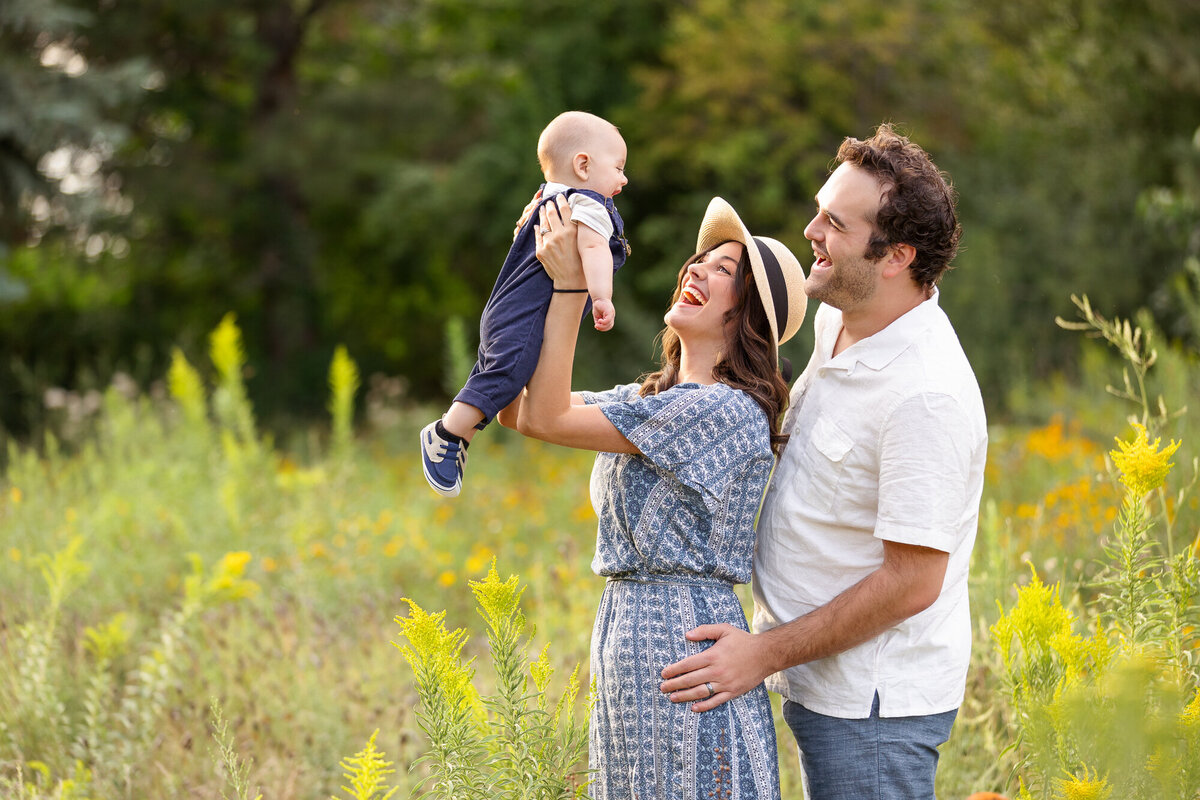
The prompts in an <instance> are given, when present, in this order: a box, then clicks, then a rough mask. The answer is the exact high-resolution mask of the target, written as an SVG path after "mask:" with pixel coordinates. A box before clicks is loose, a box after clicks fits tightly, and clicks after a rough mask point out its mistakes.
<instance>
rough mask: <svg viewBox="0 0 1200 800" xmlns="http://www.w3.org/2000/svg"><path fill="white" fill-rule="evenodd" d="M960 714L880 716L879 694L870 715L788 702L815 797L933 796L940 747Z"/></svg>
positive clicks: (904, 799) (885, 799)
mask: <svg viewBox="0 0 1200 800" xmlns="http://www.w3.org/2000/svg"><path fill="white" fill-rule="evenodd" d="M957 714H958V710H957V709H955V710H954V711H946V712H944V713H942V714H930V715H928V716H921V717H880V716H879V695H878V694H876V695H875V702H874V704H872V706H871V716H870V717H868V718H866V719H839V718H838V717H827V716H825V715H824V714H818V713H816V712H814V711H809V710H808V709H807V708H805V707H804V706H802V705H800V704H799V703H793V702H792V701H790V700H784V701H783V718H784V720H785V721H786V722H787V724H788V727H790V728H791V729H792V733H793V734H794V735H795V736H796V742H797V744H799V745H800V764H801V766H803V767H804V783H805V786H806V787H807V789H808V797H809V798H810V799H811V800H933V798H934V793H933V776H934V773H936V772H937V762H938V746H940V745H942V744H944V743H945V742H946V740H947V739H949V738H950V728H951V727H953V725H954V718H955V716H957Z"/></svg>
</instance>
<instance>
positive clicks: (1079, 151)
mask: <svg viewBox="0 0 1200 800" xmlns="http://www.w3.org/2000/svg"><path fill="white" fill-rule="evenodd" d="M977 14H978V20H979V24H980V26H981V30H982V31H984V33H985V35H986V39H985V40H984V42H983V46H982V47H980V48H978V49H975V50H973V51H971V52H969V53H964V54H963V55H964V58H962V59H961V61H960V62H959V65H958V66H959V77H960V80H961V81H962V82H963V83H964V84H965V85H967V86H969V87H971V89H972V91H971V92H969V93H967V94H964V95H962V99H963V101H964V107H963V111H964V119H966V120H967V121H968V123H969V127H968V137H967V139H968V141H969V143H970V144H969V146H968V147H966V148H963V149H961V150H959V151H958V152H957V153H955V155H954V157H952V158H951V159H950V160H949V163H948V164H946V166H948V167H950V168H951V170H952V172H953V173H954V175H955V177H956V179H957V181H958V184H959V188H960V190H961V208H962V216H963V218H964V227H965V229H966V233H965V236H964V249H963V251H962V254H961V255H960V257H959V263H960V264H961V265H962V270H961V274H960V275H957V276H954V280H955V281H956V291H955V292H953V293H948V294H947V296H946V305H947V306H948V307H949V308H950V309H951V312H952V316H953V318H954V319H955V320H956V321H957V322H958V324H959V326H960V330H961V331H962V333H963V335H964V338H965V339H968V340H970V341H972V342H974V343H976V346H977V348H978V349H979V350H980V351H981V355H982V357H981V358H977V359H975V364H976V369H977V372H979V373H980V379H981V381H982V382H983V383H984V385H985V387H986V389H987V394H988V395H989V396H990V401H991V404H992V405H993V407H996V408H1002V407H1003V405H1004V400H1003V397H1004V393H1005V391H1006V390H1008V388H1009V387H1010V386H1014V385H1016V386H1018V387H1019V386H1020V384H1022V383H1023V382H1027V381H1029V380H1034V379H1036V378H1039V377H1044V376H1046V375H1047V374H1049V373H1050V372H1052V371H1055V370H1060V369H1064V368H1069V367H1070V365H1071V364H1072V362H1073V360H1074V356H1075V354H1076V352H1077V348H1078V346H1079V342H1078V341H1076V340H1075V339H1074V338H1072V337H1066V336H1063V335H1062V334H1061V332H1059V331H1056V330H1055V329H1054V326H1053V319H1054V317H1055V315H1063V316H1067V317H1070V316H1071V314H1072V313H1073V312H1072V309H1071V308H1070V305H1069V299H1068V298H1069V296H1070V294H1071V293H1072V292H1075V293H1078V292H1081V291H1086V292H1087V294H1088V296H1089V297H1090V298H1091V299H1092V302H1093V303H1095V304H1096V305H1097V306H1098V307H1104V308H1108V309H1112V310H1113V313H1116V314H1120V315H1122V316H1131V315H1132V314H1133V312H1134V311H1135V310H1136V309H1137V308H1139V307H1141V306H1144V305H1146V304H1147V302H1148V301H1149V299H1150V298H1151V297H1152V296H1153V295H1154V294H1155V293H1156V292H1157V291H1158V287H1161V286H1162V285H1164V282H1166V281H1168V280H1169V277H1168V271H1166V270H1164V269H1163V264H1164V263H1169V262H1174V261H1176V260H1177V258H1178V256H1177V251H1175V252H1174V254H1173V247H1174V245H1173V244H1172V243H1171V242H1169V241H1168V240H1167V239H1166V238H1165V237H1162V236H1158V235H1154V234H1153V232H1152V231H1151V230H1150V229H1148V228H1147V227H1146V225H1145V224H1144V223H1143V220H1142V219H1141V218H1140V217H1139V216H1138V215H1137V213H1136V206H1137V201H1138V197H1139V195H1140V194H1141V193H1142V192H1143V190H1145V189H1146V188H1147V187H1149V186H1155V185H1161V184H1163V183H1165V182H1166V181H1167V180H1168V179H1169V177H1170V175H1171V173H1172V170H1173V169H1174V164H1175V161H1174V159H1173V157H1172V155H1171V153H1172V152H1174V150H1175V148H1174V146H1173V145H1172V144H1171V143H1172V142H1174V141H1177V140H1179V139H1180V138H1184V139H1186V138H1187V137H1190V136H1191V133H1192V131H1194V129H1195V126H1196V120H1197V118H1200V49H1197V48H1196V47H1195V43H1196V42H1197V41H1200V5H1198V4H1196V3H1194V2H1190V0H1148V1H1147V2H1142V0H1136V2H1135V1H1134V0H1105V2H1099V3H1096V2H1074V1H1069V0H1056V2H1050V3H1047V2H1043V0H1014V2H1008V3H1004V4H993V5H984V6H980V7H979V8H978V9H977Z"/></svg>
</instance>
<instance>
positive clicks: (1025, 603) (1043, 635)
mask: <svg viewBox="0 0 1200 800" xmlns="http://www.w3.org/2000/svg"><path fill="white" fill-rule="evenodd" d="M1073 623H1074V617H1073V616H1072V614H1071V612H1069V611H1067V609H1065V608H1063V605H1062V603H1061V602H1060V601H1059V585H1058V584H1057V583H1056V584H1054V585H1053V586H1046V585H1045V584H1044V583H1042V581H1041V578H1039V577H1038V574H1037V572H1036V571H1034V573H1033V580H1032V581H1030V583H1029V585H1028V586H1024V587H1022V588H1021V589H1020V590H1019V591H1018V592H1017V604H1016V606H1015V607H1013V609H1012V610H1011V611H1009V612H1008V613H1007V614H1004V615H1003V616H1001V617H1000V619H999V620H997V621H996V624H995V625H993V626H992V636H993V637H995V639H996V642H997V644H999V645H1000V652H1001V655H1002V657H1003V658H1004V663H1005V664H1006V665H1007V664H1009V663H1011V651H1012V640H1013V637H1014V636H1015V637H1016V638H1017V640H1018V641H1019V642H1020V644H1021V647H1022V648H1024V649H1025V651H1026V652H1027V653H1031V652H1042V653H1044V652H1048V651H1049V650H1051V649H1052V647H1053V645H1052V642H1055V641H1057V642H1059V643H1060V646H1061V642H1064V641H1066V640H1064V639H1063V638H1062V637H1070V636H1071V635H1072V634H1071V626H1072V624H1073ZM1056 637H1059V638H1058V639H1056Z"/></svg>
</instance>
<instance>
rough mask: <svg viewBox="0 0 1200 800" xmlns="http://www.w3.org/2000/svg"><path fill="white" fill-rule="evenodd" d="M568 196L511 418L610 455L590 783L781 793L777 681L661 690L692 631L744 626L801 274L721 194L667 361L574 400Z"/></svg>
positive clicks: (602, 472)
mask: <svg viewBox="0 0 1200 800" xmlns="http://www.w3.org/2000/svg"><path fill="white" fill-rule="evenodd" d="M557 208H558V211H559V213H558V214H554V213H549V214H547V210H546V208H545V207H543V208H542V210H541V211H540V212H539V214H540V226H539V231H538V234H537V241H538V251H537V252H538V259H539V260H540V261H541V262H542V263H543V264H544V265H545V267H546V271H547V273H549V274H550V276H551V278H553V279H554V287H555V288H554V291H555V293H554V295H553V299H552V300H551V303H550V310H549V312H548V316H547V318H546V325H545V336H544V338H543V342H542V351H541V357H540V360H539V362H538V366H537V370H536V371H535V372H534V375H533V378H532V379H531V380H530V382H529V385H528V387H527V388H526V390H525V393H524V394H523V396H522V397H521V398H519V399H518V401H517V402H515V403H514V404H513V405H512V406H510V407H509V408H508V409H506V411H505V413H504V414H502V415H501V422H502V423H503V424H507V425H511V424H513V423H514V422H515V424H516V427H517V428H518V429H519V430H520V431H521V432H522V433H525V434H526V435H529V436H533V437H535V438H539V439H544V440H546V441H549V442H554V443H557V444H562V445H567V446H570V447H579V448H585V449H590V450H596V451H599V453H598V455H597V457H596V466H595V469H594V471H593V473H592V480H591V492H592V504H593V505H594V506H595V509H596V513H597V515H598V516H599V520H600V522H599V529H598V532H597V543H596V555H595V558H594V560H593V562H592V568H593V569H594V570H595V571H596V572H597V573H598V574H600V575H604V576H606V577H607V578H608V582H607V584H606V586H605V590H604V596H603V598H602V600H601V603H600V609H599V611H598V613H597V617H596V623H595V627H594V629H593V633H592V657H591V669H592V677H593V679H594V680H595V681H596V687H597V701H596V707H595V710H594V711H593V714H592V724H591V757H590V760H591V768H592V769H593V770H595V775H594V783H593V785H592V787H591V788H590V789H589V791H590V793H591V795H592V796H593V797H594V798H596V800H616V799H617V798H621V799H622V800H626V799H627V798H638V800H650V798H663V799H664V800H665V799H666V798H672V800H674V799H675V798H684V799H685V800H692V798H705V800H707V799H708V798H713V797H717V798H778V797H779V775H778V764H777V758H776V745H775V729H774V723H773V721H772V718H771V707H770V702H769V700H768V698H767V693H766V690H765V689H763V688H762V687H761V686H760V687H758V688H757V689H755V690H754V691H752V692H750V693H748V694H745V695H742V696H740V697H737V698H734V699H732V700H730V701H729V702H727V703H725V704H723V705H721V706H720V707H719V708H717V709H714V710H712V711H709V712H705V713H703V714H701V713H696V712H693V711H692V710H690V708H689V707H688V705H687V704H684V703H680V704H675V703H672V702H671V701H670V700H669V699H668V698H667V696H666V695H664V694H662V692H661V691H659V684H660V683H661V681H662V678H661V674H660V673H661V671H662V668H663V667H664V666H666V665H667V664H670V663H672V662H674V661H678V660H679V659H681V658H683V657H685V656H687V655H691V654H692V653H695V652H699V650H700V649H701V648H702V647H704V646H706V644H704V643H697V642H689V641H687V639H686V638H685V637H684V633H685V632H686V631H688V630H690V629H692V628H694V627H696V626H698V625H703V624H708V623H722V622H723V623H728V624H732V625H736V626H738V627H740V628H741V629H743V630H745V629H746V618H745V615H744V613H743V611H742V607H741V603H740V602H739V600H738V598H737V595H735V594H734V591H733V585H734V584H735V583H745V582H747V581H749V579H750V571H751V564H752V559H753V552H754V517H755V514H756V512H757V510H758V505H759V501H760V500H761V498H762V496H763V491H764V490H765V488H766V484H767V478H768V477H769V475H770V472H771V467H772V465H773V463H774V456H775V451H776V450H777V448H778V447H779V446H780V444H781V443H782V441H783V437H782V436H781V435H780V433H779V424H780V418H781V416H782V412H783V410H784V406H785V405H786V403H787V397H788V388H787V384H786V382H785V381H784V379H783V377H782V376H781V375H780V373H779V370H778V346H779V344H780V343H781V342H784V341H786V340H787V339H788V338H789V337H791V335H792V334H793V333H795V331H796V329H797V328H799V326H800V322H801V320H802V319H803V318H804V309H805V303H806V300H805V296H804V291H803V282H804V273H803V271H802V270H801V269H800V265H799V263H798V262H797V261H796V258H795V256H793V255H792V253H791V252H790V251H789V250H788V249H787V248H786V247H784V246H783V245H782V244H780V243H779V242H776V241H775V240H773V239H766V238H762V237H752V236H751V235H750V233H749V231H747V230H746V227H745V225H743V224H742V221H741V220H740V219H739V218H738V216H737V214H736V212H734V210H733V209H732V208H731V207H730V206H729V204H728V203H726V202H725V201H724V200H722V199H720V198H714V199H713V200H712V202H711V203H710V204H709V207H708V211H707V213H706V214H705V217H704V222H703V224H702V225H701V228H700V235H699V237H698V241H697V245H696V250H697V253H696V255H695V256H693V257H692V258H690V259H689V260H688V261H687V263H686V264H685V265H684V266H683V268H682V269H681V270H680V273H679V279H678V282H677V285H676V287H675V294H674V296H673V298H672V303H671V307H670V308H669V309H668V310H667V313H666V316H665V317H664V321H665V322H666V326H667V327H666V330H665V331H664V332H663V335H662V340H663V364H662V369H661V370H659V371H658V372H655V373H653V374H651V375H649V376H648V377H647V378H646V379H645V380H644V381H643V382H642V383H641V384H640V385H639V384H629V385H627V386H618V387H616V388H615V389H612V390H609V391H606V392H599V393H588V392H585V393H581V394H574V395H573V394H572V393H571V390H570V385H571V365H572V361H573V360H574V354H575V341H576V335H577V333H578V327H579V320H580V317H581V315H582V312H583V308H584V303H585V301H586V298H587V294H586V290H585V289H584V286H585V283H584V278H583V273H582V270H581V267H580V264H579V258H578V255H577V250H576V249H575V247H574V242H573V235H574V227H575V226H574V225H573V224H571V221H570V211H569V209H567V208H565V204H558V206H557ZM708 690H709V696H710V697H712V696H714V695H719V694H720V693H721V689H720V687H717V686H711V685H709V686H708Z"/></svg>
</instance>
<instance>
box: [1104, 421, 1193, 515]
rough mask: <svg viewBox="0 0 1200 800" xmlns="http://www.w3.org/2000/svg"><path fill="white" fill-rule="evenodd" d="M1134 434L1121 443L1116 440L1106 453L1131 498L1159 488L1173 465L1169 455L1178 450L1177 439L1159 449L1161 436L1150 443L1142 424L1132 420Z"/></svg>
mask: <svg viewBox="0 0 1200 800" xmlns="http://www.w3.org/2000/svg"><path fill="white" fill-rule="evenodd" d="M1133 428H1134V430H1135V432H1136V433H1135V435H1134V437H1133V438H1132V439H1131V440H1130V441H1128V442H1123V441H1121V440H1120V439H1119V438H1118V439H1117V440H1116V442H1117V449H1116V450H1113V451H1111V452H1110V453H1109V455H1110V456H1112V460H1113V463H1114V464H1115V465H1116V466H1117V469H1119V470H1120V471H1121V483H1123V484H1125V488H1126V489H1128V490H1129V493H1130V494H1132V495H1134V496H1135V497H1141V496H1143V495H1145V494H1146V493H1147V492H1149V491H1152V490H1154V489H1157V488H1159V487H1160V486H1162V485H1163V482H1164V481H1166V479H1167V473H1169V472H1170V471H1171V467H1173V466H1174V464H1172V463H1171V462H1170V460H1169V459H1170V458H1171V456H1172V454H1174V452H1175V451H1176V450H1178V449H1179V444H1180V443H1179V442H1176V441H1172V442H1171V443H1170V444H1169V445H1167V446H1166V447H1164V448H1162V449H1161V450H1160V449H1159V443H1160V442H1162V439H1161V438H1158V439H1155V440H1154V442H1153V443H1151V442H1150V437H1149V435H1148V434H1147V433H1146V426H1144V425H1141V424H1140V423H1137V422H1135V423H1133Z"/></svg>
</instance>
